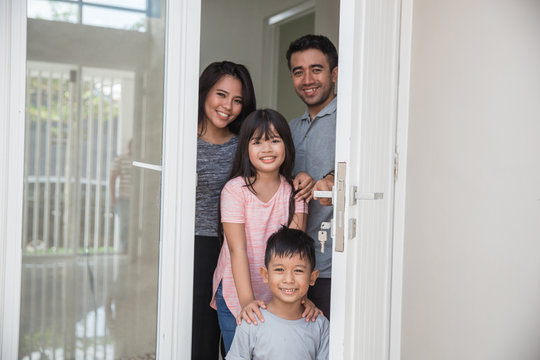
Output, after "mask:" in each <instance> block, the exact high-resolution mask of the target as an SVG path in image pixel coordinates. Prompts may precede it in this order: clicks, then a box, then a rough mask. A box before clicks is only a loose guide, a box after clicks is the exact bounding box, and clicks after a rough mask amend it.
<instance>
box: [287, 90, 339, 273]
mask: <svg viewBox="0 0 540 360" xmlns="http://www.w3.org/2000/svg"><path fill="white" fill-rule="evenodd" d="M336 109H337V97H335V98H334V99H333V100H332V101H331V102H330V103H329V104H328V105H326V106H325V107H324V108H323V109H322V110H321V111H320V112H319V113H318V114H317V115H315V117H314V118H313V120H310V118H309V113H308V111H307V110H306V112H305V113H304V115H302V116H301V117H299V118H296V119H294V120H292V121H291V122H290V123H289V126H290V128H291V132H292V136H293V141H294V146H295V149H296V159H295V163H294V170H293V176H296V174H298V173H299V172H301V171H305V172H307V173H308V174H309V175H311V177H312V178H313V179H314V180H315V181H317V180H320V179H322V178H323V177H324V175H326V174H328V173H329V172H330V171H332V170H334V164H335V152H336ZM332 213H333V207H332V206H322V205H321V204H320V203H319V201H316V200H311V201H310V203H309V213H308V221H307V228H306V232H307V233H308V234H309V236H311V237H312V238H313V239H314V240H315V255H316V261H317V265H316V269H317V270H319V272H320V275H319V277H322V278H330V277H331V274H332V237H331V236H330V231H329V230H326V231H327V236H326V237H327V241H326V243H325V248H324V253H323V252H321V245H320V243H319V241H318V232H319V230H320V229H321V222H323V221H330V220H331V219H332Z"/></svg>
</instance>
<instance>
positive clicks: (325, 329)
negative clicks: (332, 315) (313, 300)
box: [317, 319, 330, 360]
mask: <svg viewBox="0 0 540 360" xmlns="http://www.w3.org/2000/svg"><path fill="white" fill-rule="evenodd" d="M329 347H330V323H329V322H328V320H327V319H324V320H323V322H322V324H321V342H320V344H319V349H317V360H328V356H329Z"/></svg>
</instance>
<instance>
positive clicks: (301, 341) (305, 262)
mask: <svg viewBox="0 0 540 360" xmlns="http://www.w3.org/2000/svg"><path fill="white" fill-rule="evenodd" d="M313 243H314V242H313V239H312V238H311V237H309V235H307V234H306V233H304V232H303V231H300V230H295V229H289V228H286V227H283V228H282V229H281V230H279V231H277V232H276V233H274V234H272V235H271V236H270V238H269V239H268V242H267V245H266V253H265V259H264V264H265V267H261V270H260V271H261V274H262V277H263V280H264V282H265V283H267V284H268V286H269V287H270V291H272V295H273V298H272V300H270V301H269V302H268V304H267V306H266V309H263V308H261V312H262V314H263V317H264V322H260V323H259V324H258V325H254V324H247V323H246V322H242V324H241V325H240V326H238V327H237V328H236V333H235V335H234V340H233V342H232V345H231V349H230V350H229V352H228V354H227V357H226V359H227V360H236V359H255V360H259V359H260V360H262V359H295V360H303V359H313V360H315V359H317V360H319V359H328V343H329V322H328V319H326V318H325V317H324V316H322V315H319V316H318V317H317V320H316V321H315V322H311V321H306V320H305V319H304V318H302V312H303V311H304V306H303V305H302V299H304V297H305V296H306V294H307V292H308V289H309V286H310V285H311V286H313V284H315V280H316V279H317V276H318V275H319V272H318V271H317V270H315V246H314V244H313Z"/></svg>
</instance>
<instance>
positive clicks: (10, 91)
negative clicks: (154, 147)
mask: <svg viewBox="0 0 540 360" xmlns="http://www.w3.org/2000/svg"><path fill="white" fill-rule="evenodd" d="M166 6H167V12H166V16H167V21H166V34H165V39H166V51H165V74H166V78H165V97H164V123H163V157H162V168H163V176H162V182H161V186H162V195H161V214H162V216H161V224H160V232H161V235H160V238H161V241H160V264H159V287H158V294H159V295H158V296H159V298H158V323H157V333H156V336H157V349H156V350H157V356H158V358H161V359H179V358H182V355H185V354H189V353H190V351H191V311H185V309H191V304H192V296H191V294H192V287H193V239H194V237H193V234H194V220H195V186H196V157H195V154H196V144H197V142H196V139H197V137H196V134H197V122H196V121H195V119H196V118H197V111H198V109H197V103H198V102H197V97H198V78H199V44H200V10H201V3H200V0H168V1H167V5H166ZM26 24H27V21H26V1H19V0H5V1H1V2H0V34H1V37H0V76H1V78H2V79H3V80H2V82H0V358H2V359H15V358H17V353H18V348H19V331H18V329H19V315H20V297H21V264H22V250H21V249H22V247H21V241H22V204H23V180H24V139H25V136H24V130H25V126H24V125H25V121H24V119H25V91H26V89H25V83H26V40H27V33H26ZM4 79H5V80H4ZM179 99H180V100H179ZM184 119H189V121H183V120H184ZM15 329H16V330H15Z"/></svg>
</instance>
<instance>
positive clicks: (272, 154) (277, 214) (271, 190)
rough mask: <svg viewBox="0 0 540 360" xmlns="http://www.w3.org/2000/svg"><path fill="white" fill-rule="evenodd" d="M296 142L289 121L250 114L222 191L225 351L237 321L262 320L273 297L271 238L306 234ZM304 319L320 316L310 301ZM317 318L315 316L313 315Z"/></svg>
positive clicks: (215, 303) (217, 282) (219, 297)
mask: <svg viewBox="0 0 540 360" xmlns="http://www.w3.org/2000/svg"><path fill="white" fill-rule="evenodd" d="M294 157H295V152H294V144H293V140H292V136H291V132H290V130H289V125H288V124H287V121H286V120H285V119H284V118H283V116H281V115H280V114H279V113H278V112H277V111H274V110H268V109H267V110H257V111H254V112H253V113H251V114H250V115H249V116H248V117H247V118H246V120H245V121H244V124H243V125H242V128H241V130H240V135H239V139H238V148H237V150H236V155H235V158H234V161H233V166H232V170H231V175H230V177H229V178H230V180H229V181H228V182H227V184H225V187H224V188H223V190H222V192H221V207H220V210H221V223H222V227H223V234H224V238H225V241H224V243H223V246H222V248H221V252H220V254H219V260H218V266H217V268H216V271H215V272H214V284H213V286H214V298H213V299H212V304H211V305H212V307H214V308H217V311H218V320H219V326H220V328H221V333H222V335H223V342H224V345H225V350H226V351H228V350H229V347H230V345H231V343H232V340H233V337H234V331H235V329H236V325H237V320H238V321H241V318H243V319H244V320H246V321H247V322H248V323H250V322H251V321H253V322H254V323H255V324H256V323H257V319H256V317H255V315H254V313H255V314H256V315H257V317H258V318H259V320H260V321H264V319H263V318H262V315H261V313H260V310H259V307H263V308H264V307H266V305H265V304H266V302H267V301H269V300H270V299H271V297H272V295H271V292H270V290H269V288H268V285H266V284H264V283H263V279H262V276H261V274H260V268H261V267H262V266H264V252H265V248H266V240H267V239H268V237H269V236H270V235H271V234H272V233H274V232H276V231H277V230H279V229H280V227H281V226H283V225H288V226H289V227H291V228H296V229H300V230H305V226H306V213H307V205H306V203H305V202H304V200H302V199H295V198H294V192H293V185H292V180H291V173H292V170H293V166H294ZM306 303H307V304H306V311H304V314H303V315H305V316H306V319H309V318H311V317H313V316H314V315H315V314H318V311H319V310H318V309H316V308H315V307H314V306H313V304H312V303H311V302H309V300H307V299H306ZM315 317H316V316H315Z"/></svg>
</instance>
